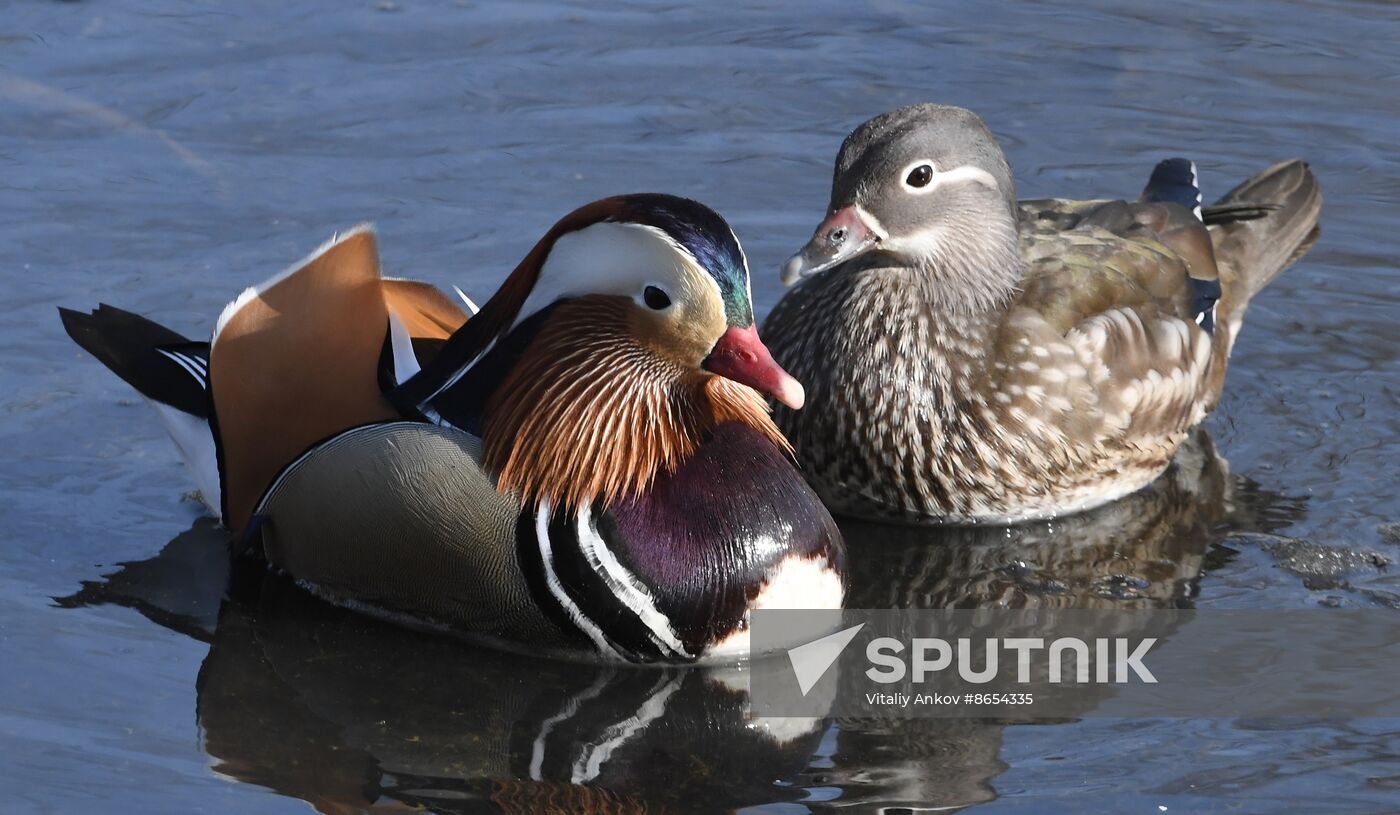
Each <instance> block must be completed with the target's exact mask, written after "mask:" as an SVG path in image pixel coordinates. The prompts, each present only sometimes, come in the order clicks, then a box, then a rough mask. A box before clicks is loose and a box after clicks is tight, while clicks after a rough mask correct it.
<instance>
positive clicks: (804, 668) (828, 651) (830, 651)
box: [787, 623, 865, 696]
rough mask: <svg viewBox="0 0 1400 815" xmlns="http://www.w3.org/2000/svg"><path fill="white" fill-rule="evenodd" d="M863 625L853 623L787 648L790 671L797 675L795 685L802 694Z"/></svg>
mask: <svg viewBox="0 0 1400 815" xmlns="http://www.w3.org/2000/svg"><path fill="white" fill-rule="evenodd" d="M864 627H865V623H861V624H860V625H853V626H851V627H850V628H846V629H843V630H841V631H837V632H836V633H835V634H827V635H826V636H825V637H822V638H821V639H816V640H812V641H811V642H809V643H807V644H805V645H799V646H797V647H796V648H789V649H788V652H787V654H788V662H791V663H792V672H793V673H794V674H796V675H797V687H798V688H800V689H801V691H802V695H803V696H806V695H807V692H808V691H810V690H811V689H812V687H813V686H815V685H816V684H817V683H818V682H820V681H821V678H822V677H823V676H825V675H826V672H827V671H828V670H829V669H830V668H831V666H832V664H833V663H835V662H836V660H837V658H838V657H840V656H841V652H842V651H844V650H846V646H847V645H850V644H851V640H853V639H855V638H856V634H859V633H860V630H861V629H862V628H864Z"/></svg>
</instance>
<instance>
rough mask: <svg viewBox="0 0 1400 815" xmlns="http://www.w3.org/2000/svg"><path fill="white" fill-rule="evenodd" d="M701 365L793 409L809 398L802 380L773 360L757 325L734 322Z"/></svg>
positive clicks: (798, 408)
mask: <svg viewBox="0 0 1400 815" xmlns="http://www.w3.org/2000/svg"><path fill="white" fill-rule="evenodd" d="M700 367H702V368H704V369H705V370H707V371H709V372H710V373H713V374H718V375H720V376H722V377H724V378H726V379H732V380H734V381H735V382H738V383H739V384H741V385H748V386H749V387H750V388H753V389H754V390H756V391H758V392H759V393H762V394H766V395H768V396H771V397H773V398H774V399H777V400H778V401H779V402H782V403H783V404H785V405H787V406H788V407H790V408H792V409H793V410H800V409H801V408H802V403H803V402H804V401H806V393H805V392H804V391H803V390H802V383H800V382H798V381H797V380H796V379H793V378H792V375H791V374H789V373H788V372H787V371H784V370H783V369H782V367H781V366H779V365H778V363H777V362H774V361H773V355H772V354H770V353H768V346H766V345H764V344H763V341H762V340H760V339H759V338H758V327H757V326H752V325H751V326H748V327H747V328H739V327H737V326H732V325H731V326H730V327H729V328H728V329H726V330H725V332H724V334H723V335H722V336H721V337H720V338H719V341H718V342H716V343H715V347H714V348H713V349H711V350H710V355H709V356H707V357H705V360H704V362H701V363H700Z"/></svg>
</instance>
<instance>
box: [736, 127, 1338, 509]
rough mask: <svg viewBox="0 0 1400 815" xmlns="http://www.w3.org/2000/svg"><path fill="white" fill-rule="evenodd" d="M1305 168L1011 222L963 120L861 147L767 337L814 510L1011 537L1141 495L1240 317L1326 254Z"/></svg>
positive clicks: (841, 174)
mask: <svg viewBox="0 0 1400 815" xmlns="http://www.w3.org/2000/svg"><path fill="white" fill-rule="evenodd" d="M1320 207H1321V193H1320V192H1319V189H1318V185H1317V182H1316V180H1315V179H1314V178H1313V175H1312V173H1311V172H1310V171H1309V170H1308V167H1307V165H1305V164H1303V163H1302V162H1300V161H1291V162H1285V163H1282V164H1278V165H1275V166H1273V167H1270V168H1269V169H1267V170H1265V171H1264V172H1262V173H1260V174H1259V175H1257V176H1255V177H1254V178H1252V179H1250V180H1249V181H1246V182H1245V183H1244V184H1242V185H1240V186H1239V187H1238V188H1236V189H1235V190H1234V191H1232V192H1230V193H1229V194H1228V195H1226V196H1225V197H1224V198H1223V199H1222V200H1221V202H1220V203H1219V204H1217V205H1216V206H1214V207H1210V208H1208V209H1206V210H1205V211H1204V212H1202V210H1201V209H1200V193H1199V190H1198V189H1197V187H1196V170H1195V166H1194V165H1193V164H1192V163H1191V162H1188V161H1185V160H1183V159H1171V160H1168V161H1164V162H1162V163H1161V164H1159V165H1158V167H1157V168H1156V171H1155V172H1154V173H1153V175H1152V178H1151V180H1150V181H1149V182H1148V185H1147V188H1146V190H1145V191H1144V193H1143V195H1142V198H1141V199H1140V200H1139V201H1137V202H1132V203H1129V202H1124V201H1065V200H1042V201H1023V202H1021V203H1020V204H1019V205H1018V204H1017V201H1016V197H1015V188H1014V186H1013V184H1012V180H1011V170H1010V168H1009V167H1008V166H1007V163H1006V159H1005V158H1004V157H1003V155H1002V152H1001V150H1000V149H999V148H998V147H997V144H996V141H995V140H994V139H993V137H992V134H991V133H990V132H989V131H988V129H987V127H986V125H984V124H983V123H982V120H981V119H979V118H978V117H977V116H976V115H975V114H973V113H971V112H969V111H967V110H963V109H961V108H955V107H946V106H943V105H932V104H927V105H918V106H914V107H909V108H904V109H901V110H896V111H894V112H892V113H887V114H884V115H882V116H878V117H876V118H874V119H872V120H870V121H869V122H866V123H865V124H863V125H861V126H860V127H859V128H857V129H856V130H855V132H853V133H852V134H851V135H850V136H849V137H847V139H846V141H845V143H844V144H842V146H841V151H840V154H839V155H838V156H837V159H836V172H835V178H834V181H833V183H832V191H831V205H830V209H829V210H828V214H827V218H826V220H825V221H824V222H823V223H822V224H821V225H820V226H819V227H818V228H817V231H816V234H815V235H814V236H813V238H812V240H811V242H809V243H808V244H807V246H806V247H805V248H804V249H803V250H802V251H801V252H799V253H798V254H797V255H795V256H793V257H792V259H790V260H789V261H788V262H787V264H786V266H785V267H784V269H783V279H784V282H785V283H787V284H788V285H791V284H793V283H796V282H798V281H802V284H801V285H800V286H798V287H797V288H795V289H793V290H792V291H791V292H789V293H788V294H787V296H786V297H784V298H783V300H782V301H781V302H780V303H779V304H778V306H777V307H776V308H775V309H774V311H773V313H772V315H771V316H770V317H769V318H768V321H767V323H766V324H765V325H764V335H765V337H766V338H767V339H768V342H769V344H770V347H771V348H772V349H773V352H774V356H775V357H776V358H777V360H778V361H779V362H780V363H781V364H783V365H784V366H786V367H787V369H788V370H790V371H792V372H793V373H794V375H796V376H797V377H799V378H800V379H802V380H803V381H804V382H805V383H806V384H807V387H808V391H807V393H808V404H807V407H806V409H805V410H803V411H802V412H801V413H796V412H791V411H786V410H783V409H779V410H778V412H777V415H776V417H775V418H776V419H777V421H778V425H779V427H781V428H782V429H783V431H784V432H785V433H786V434H787V436H788V438H789V439H790V440H791V441H792V442H793V444H794V446H795V447H796V449H797V456H798V461H799V462H800V463H801V464H802V465H803V467H804V472H805V474H806V476H807V477H808V479H809V480H810V481H811V482H812V484H813V485H814V486H815V487H816V489H817V492H818V493H819V494H820V495H821V496H822V498H823V499H824V500H825V501H826V502H827V505H828V506H829V507H831V508H832V509H833V510H836V511H838V512H843V513H848V514H853V515H860V516H866V517H873V518H887V519H901V520H912V521H948V522H957V523H976V522H993V523H1007V522H1017V521H1023V520H1030V519H1037V518H1048V517H1055V516H1058V515H1062V514H1066V513H1072V512H1077V511H1080V510H1084V509H1088V508H1090V507H1094V506H1097V505H1099V504H1103V503H1106V502H1108V501H1112V500H1114V499H1116V498H1119V497H1121V496H1123V495H1127V494H1129V493H1131V492H1134V491H1136V490H1138V489H1140V488H1142V487H1143V486H1145V485H1147V484H1148V483H1149V482H1151V481H1152V480H1153V479H1154V478H1155V477H1156V476H1157V475H1158V474H1160V473H1161V472H1162V471H1163V469H1164V468H1165V467H1166V466H1167V464H1168V462H1169V461H1170V460H1171V457H1172V454H1173V452H1174V451H1175V450H1176V448H1177V445H1178V444H1179V443H1180V442H1181V440H1182V439H1183V438H1184V436H1185V434H1186V431H1187V430H1188V429H1189V428H1190V427H1191V426H1192V425H1195V424H1196V423H1197V422H1200V421H1201V419H1202V418H1203V417H1204V416H1205V415H1206V413H1207V412H1208V411H1210V410H1211V409H1212V408H1213V407H1214V406H1215V404H1216V402H1217V401H1218V400H1219V398H1220V392H1221V388H1222V386H1223V384H1224V378H1225V367H1226V363H1227V362H1228V360H1229V356H1230V348H1231V346H1232V344H1233V343H1234V340H1235V337H1236V336H1237V335H1238V333H1239V330H1240V325H1241V322H1242V320H1243V318H1244V313H1245V308H1246V307H1247V306H1248V304H1249V300H1250V298H1251V297H1253V296H1254V295H1255V294H1256V293H1258V292H1259V290H1260V289H1262V288H1263V287H1264V286H1265V284H1267V283H1268V282H1269V281H1270V280H1271V279H1273V277H1274V276H1275V275H1277V274H1278V273H1279V272H1280V271H1282V270H1283V269H1284V268H1285V267H1287V266H1288V265H1289V264H1290V263H1292V262H1293V261H1294V260H1296V259H1297V258H1299V257H1300V256H1301V255H1302V254H1303V253H1304V252H1306V251H1307V249H1308V248H1309V247H1310V246H1311V245H1312V243H1313V241H1314V240H1316V237H1317V228H1316V222H1317V216H1318V210H1319V209H1320Z"/></svg>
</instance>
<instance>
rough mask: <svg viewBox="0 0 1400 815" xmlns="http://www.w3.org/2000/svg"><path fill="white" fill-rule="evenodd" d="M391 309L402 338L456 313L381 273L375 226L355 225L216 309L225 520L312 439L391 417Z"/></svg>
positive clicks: (436, 331)
mask: <svg viewBox="0 0 1400 815" xmlns="http://www.w3.org/2000/svg"><path fill="white" fill-rule="evenodd" d="M391 308H392V310H393V312H394V313H395V315H396V317H397V318H398V320H399V322H400V323H402V324H404V325H405V326H412V329H411V330H410V331H409V332H408V333H409V334H410V335H413V334H415V332H416V333H417V334H418V335H419V336H428V337H439V338H440V337H442V336H446V335H447V334H449V333H450V327H451V326H452V324H453V321H454V320H456V319H457V316H456V315H453V314H452V310H453V308H454V307H453V306H452V304H451V303H450V301H447V300H446V298H445V297H442V296H441V295H439V296H437V297H433V296H432V295H430V294H429V293H428V291H427V289H426V288H425V287H422V286H421V285H419V284H411V283H408V282H406V281H385V280H384V279H383V278H381V276H380V272H379V257H378V251H377V248H376V244H375V237H374V233H373V231H371V230H370V229H369V228H368V227H360V228H357V229H355V230H352V231H350V232H348V233H346V234H344V235H342V236H340V237H339V238H338V239H336V240H334V241H333V242H331V243H329V244H327V245H326V246H324V247H322V248H321V249H320V250H318V251H317V252H315V253H313V254H312V255H311V256H310V257H308V258H307V259H306V260H305V261H303V262H301V263H299V264H296V265H294V266H293V267H291V268H290V269H289V270H288V271H286V272H284V273H283V274H281V275H278V276H277V277H275V278H273V279H272V280H269V281H268V282H267V283H264V284H263V285H261V286H258V287H255V288H251V289H248V290H247V291H245V292H244V293H243V294H242V295H240V296H239V298H238V299H237V300H235V301H234V302H233V303H232V304H230V305H229V307H228V308H227V309H225V310H224V313H223V315H222V316H221V317H220V318H219V323H218V326H217V327H216V329H215V333H214V340H213V344H212V347H211V349H210V385H211V393H212V395H213V404H214V413H215V422H216V424H215V427H216V434H217V439H218V442H219V449H220V462H221V466H220V471H221V477H222V481H223V485H224V490H223V501H224V507H223V510H224V511H223V516H224V519H225V522H226V523H227V524H228V526H229V528H230V529H232V530H234V531H235V532H239V531H240V530H241V529H242V528H243V527H244V526H245V525H246V523H247V521H248V518H249V515H250V514H251V512H252V510H253V507H254V505H255V504H256V503H257V501H258V499H259V497H260V496H261V495H262V494H263V491H264V490H265V489H266V488H267V486H268V484H269V483H271V481H272V479H273V478H274V477H276V475H277V473H278V472H279V471H280V470H281V469H282V468H283V467H284V466H285V465H286V464H287V463H289V462H291V461H292V460H293V459H295V458H296V457H297V456H298V455H300V454H301V453H302V452H303V451H305V450H306V449H307V448H309V447H311V446H312V445H313V444H316V443H317V442H319V441H321V440H324V439H326V438H328V437H330V436H333V435H335V434H337V433H340V432H342V431H344V430H346V429H348V428H351V427H355V426H358V425H363V424H368V423H372V422H381V421H387V420H391V419H397V418H400V415H399V412H398V411H397V410H395V409H394V408H393V407H392V406H391V405H390V404H389V403H388V402H387V401H385V400H384V398H383V396H382V386H383V385H384V384H385V383H384V381H383V370H384V368H385V367H386V366H385V361H386V353H390V352H391V351H392V347H391V346H389V345H387V344H386V337H387V336H388V333H387V332H388V328H389V323H390V313H391ZM457 314H458V315H460V310H457ZM462 319H465V317H464V315H463V316H462ZM458 324H460V323H458ZM386 348H390V352H386ZM390 361H392V360H390Z"/></svg>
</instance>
